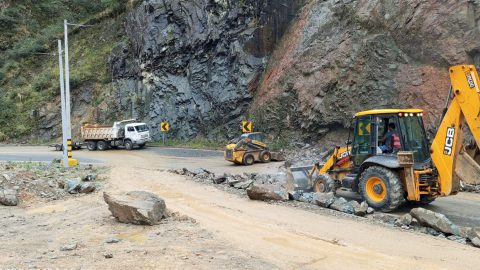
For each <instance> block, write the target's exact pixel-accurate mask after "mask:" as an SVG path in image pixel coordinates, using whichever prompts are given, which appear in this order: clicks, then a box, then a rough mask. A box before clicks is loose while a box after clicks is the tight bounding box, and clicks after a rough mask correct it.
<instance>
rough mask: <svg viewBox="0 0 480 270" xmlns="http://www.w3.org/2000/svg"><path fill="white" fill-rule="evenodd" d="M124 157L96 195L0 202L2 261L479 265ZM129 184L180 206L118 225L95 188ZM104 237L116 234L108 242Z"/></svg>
mask: <svg viewBox="0 0 480 270" xmlns="http://www.w3.org/2000/svg"><path fill="white" fill-rule="evenodd" d="M130 160H131V161H130V162H128V163H125V162H124V161H125V156H117V157H112V158H111V159H110V164H111V170H110V175H109V178H108V179H107V180H106V181H105V182H104V183H103V185H102V188H101V190H100V191H96V193H94V194H89V195H85V196H78V197H73V198H71V199H67V200H59V201H51V202H47V203H44V204H36V205H30V206H25V207H4V206H0V235H1V236H0V240H1V241H2V245H1V247H0V268H14V267H16V268H20V267H23V268H28V267H37V268H46V267H47V268H48V267H49V268H54V267H59V268H66V267H67V268H69V269H72V268H74V269H80V268H84V269H118V268H119V267H123V268H126V269H400V268H401V269H439V268H440V269H478V265H480V249H476V248H473V247H469V246H465V245H462V244H458V243H455V242H453V241H449V240H445V239H439V238H435V237H433V236H428V235H424V234H418V233H414V232H410V231H405V230H401V229H393V228H390V227H386V226H384V225H381V224H377V223H373V222H370V221H368V220H366V219H357V218H348V217H343V216H332V215H330V214H328V211H320V210H319V211H307V210H303V209H300V208H295V207H291V206H284V205H277V204H270V203H266V202H259V201H251V200H249V199H248V198H246V196H239V195H235V194H231V193H228V192H225V191H223V190H221V189H218V188H216V187H214V186H211V185H205V184H201V183H197V182H196V181H193V180H191V179H187V178H186V177H185V176H180V175H175V174H171V173H167V172H162V171H159V170H157V169H158V168H159V167H161V166H163V165H159V164H157V160H155V159H152V158H143V157H141V156H135V157H133V158H132V159H130ZM191 169H194V168H191ZM195 169H196V168H195ZM132 190H145V191H150V192H154V193H156V194H158V195H159V196H161V197H162V198H164V199H165V201H166V204H167V208H168V209H169V212H171V213H178V214H174V215H173V216H172V217H169V218H168V219H167V221H165V222H163V224H160V225H158V226H152V227H149V226H136V225H128V224H121V223H118V222H117V221H116V220H115V219H113V218H112V217H111V214H110V212H109V211H108V209H107V205H106V204H105V203H104V201H103V198H102V192H103V191H110V192H128V191H132ZM54 210H55V211H54ZM111 238H114V239H121V241H120V242H118V243H106V241H107V240H108V239H111ZM72 243H77V248H76V249H75V250H72V251H60V249H61V247H62V246H65V245H68V244H72ZM109 255H111V256H112V258H107V257H109Z"/></svg>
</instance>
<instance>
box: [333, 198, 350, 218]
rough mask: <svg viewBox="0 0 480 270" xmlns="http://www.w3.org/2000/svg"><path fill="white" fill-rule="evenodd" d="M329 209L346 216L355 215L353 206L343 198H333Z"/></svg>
mask: <svg viewBox="0 0 480 270" xmlns="http://www.w3.org/2000/svg"><path fill="white" fill-rule="evenodd" d="M330 208H331V209H334V210H337V211H340V212H343V213H347V214H354V213H355V211H354V210H353V206H352V205H351V204H350V203H349V202H347V200H345V198H343V197H340V198H335V201H334V202H333V203H332V204H331V205H330Z"/></svg>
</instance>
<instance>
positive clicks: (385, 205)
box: [359, 166, 405, 212]
mask: <svg viewBox="0 0 480 270" xmlns="http://www.w3.org/2000/svg"><path fill="white" fill-rule="evenodd" d="M359 182H360V183H359V190H360V195H362V198H363V200H364V201H366V202H367V204H368V205H369V206H370V207H372V208H373V209H375V210H376V211H382V212H390V211H393V210H395V209H397V207H398V206H400V204H401V203H402V201H403V194H404V193H405V191H404V189H403V183H402V180H401V179H400V177H399V176H398V174H397V173H396V172H394V171H392V170H389V169H387V168H385V167H381V166H372V167H369V168H367V169H366V170H365V171H364V172H363V173H362V176H361V177H360V181H359Z"/></svg>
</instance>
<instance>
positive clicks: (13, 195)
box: [0, 189, 18, 206]
mask: <svg viewBox="0 0 480 270" xmlns="http://www.w3.org/2000/svg"><path fill="white" fill-rule="evenodd" d="M0 203H2V204H3V205H6V206H16V205H17V204H18V199H17V191H16V190H14V189H4V190H0Z"/></svg>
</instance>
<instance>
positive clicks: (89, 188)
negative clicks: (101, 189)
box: [80, 183, 95, 193]
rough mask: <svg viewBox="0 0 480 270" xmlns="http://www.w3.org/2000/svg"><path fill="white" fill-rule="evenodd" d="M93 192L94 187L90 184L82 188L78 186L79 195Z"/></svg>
mask: <svg viewBox="0 0 480 270" xmlns="http://www.w3.org/2000/svg"><path fill="white" fill-rule="evenodd" d="M94 190H95V185H92V184H90V183H85V184H83V185H82V186H80V193H90V192H93V191H94Z"/></svg>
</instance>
